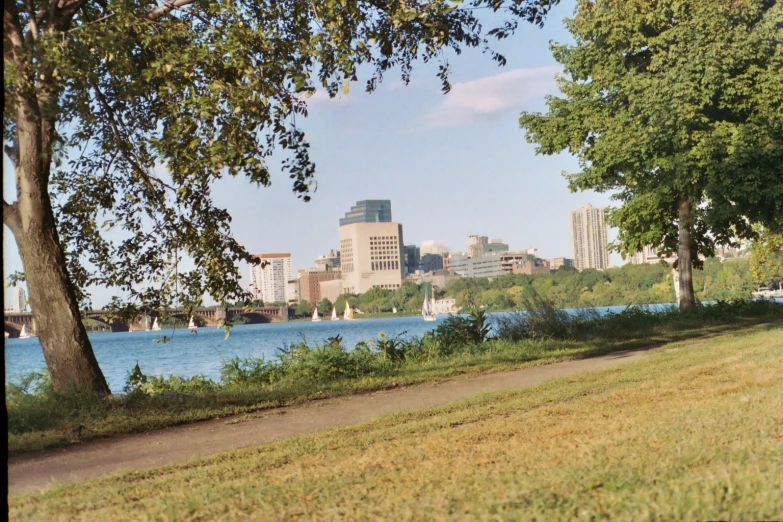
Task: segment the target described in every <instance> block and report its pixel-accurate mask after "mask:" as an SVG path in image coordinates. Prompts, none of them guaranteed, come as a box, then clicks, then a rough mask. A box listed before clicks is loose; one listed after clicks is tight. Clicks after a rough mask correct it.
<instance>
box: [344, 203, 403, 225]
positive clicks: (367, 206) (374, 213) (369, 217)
mask: <svg viewBox="0 0 783 522" xmlns="http://www.w3.org/2000/svg"><path fill="white" fill-rule="evenodd" d="M391 220H392V213H391V201H389V200H388V199H366V200H364V201H357V202H356V205H354V206H353V207H351V210H349V211H348V212H346V213H345V217H344V218H340V226H341V227H342V226H344V225H351V224H353V223H391Z"/></svg>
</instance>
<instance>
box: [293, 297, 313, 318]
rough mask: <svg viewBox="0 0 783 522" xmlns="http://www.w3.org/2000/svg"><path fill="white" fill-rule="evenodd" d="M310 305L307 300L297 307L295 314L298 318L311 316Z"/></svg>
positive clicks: (303, 300)
mask: <svg viewBox="0 0 783 522" xmlns="http://www.w3.org/2000/svg"><path fill="white" fill-rule="evenodd" d="M310 310H311V308H310V303H309V302H308V301H307V299H302V300H301V301H299V303H298V304H297V305H296V309H295V310H294V313H296V315H298V316H300V317H301V316H307V315H310Z"/></svg>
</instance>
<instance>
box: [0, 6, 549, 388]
mask: <svg viewBox="0 0 783 522" xmlns="http://www.w3.org/2000/svg"><path fill="white" fill-rule="evenodd" d="M554 3H557V0H508V1H505V2H503V1H494V0H472V1H471V2H470V4H469V5H465V6H462V5H461V4H459V3H454V2H451V1H448V0H432V1H424V0H412V1H406V2H375V1H373V0H357V1H351V2H345V1H339V2H336V1H333V0H328V1H326V2H313V1H311V0H274V1H273V0H238V1H235V2H212V1H209V0H171V1H168V0H161V2H160V4H158V3H157V2H156V1H153V0H141V1H133V2H131V1H127V0H25V1H24V2H23V1H21V0H7V1H6V2H5V3H4V6H3V62H4V75H3V77H4V82H3V86H4V95H5V96H4V106H3V107H4V108H3V139H4V144H5V147H4V150H5V152H6V154H7V155H8V158H9V159H10V161H11V162H12V163H13V165H14V168H15V181H16V201H12V202H9V201H6V200H4V201H3V224H4V225H5V226H7V227H8V228H9V230H10V231H11V233H12V234H13V236H14V238H15V239H16V242H17V246H18V248H19V252H20V255H21V258H22V263H23V265H24V277H25V279H26V281H27V287H28V290H29V294H30V302H31V305H32V309H33V314H34V316H35V320H36V322H37V324H38V327H39V334H40V341H41V344H42V346H43V349H44V356H45V359H46V362H47V366H48V367H49V372H50V374H51V378H52V383H53V385H54V388H55V389H56V390H58V391H63V390H65V389H67V388H69V387H77V388H86V389H89V390H93V391H97V392H102V393H108V386H107V385H106V381H105V379H104V377H103V375H102V373H101V370H100V368H99V367H98V364H97V361H96V359H95V356H94V354H93V351H92V347H91V345H90V341H89V339H88V338H87V335H86V332H85V329H84V326H83V325H82V323H81V321H79V307H80V306H84V305H86V304H88V299H89V295H88V294H87V293H86V289H87V288H88V287H89V286H91V285H104V286H110V287H114V288H117V290H118V292H119V293H120V294H122V295H123V299H120V298H119V297H118V298H117V299H115V301H114V302H112V304H111V306H110V310H111V315H112V316H116V317H117V318H121V317H124V318H125V319H126V320H127V319H129V318H130V317H132V316H133V315H136V314H139V313H150V312H153V311H155V310H158V309H163V308H165V307H167V306H168V305H170V304H172V303H177V304H181V305H185V306H187V307H191V306H194V305H197V304H198V303H199V302H200V301H201V299H202V296H204V295H205V294H209V295H211V296H212V297H214V298H215V299H219V300H220V299H236V298H240V299H243V300H244V299H246V298H247V297H248V296H247V295H246V292H245V291H244V290H243V288H242V286H241V285H240V282H239V279H240V277H239V273H238V271H237V261H246V262H248V263H257V262H258V260H256V259H254V258H252V257H251V256H250V255H249V253H248V252H247V251H246V250H245V249H244V248H243V247H242V246H241V245H239V244H238V243H237V242H236V241H235V239H234V238H233V237H232V236H231V233H230V228H229V226H230V221H231V216H230V215H229V214H228V212H226V211H225V209H222V208H219V207H216V206H215V205H214V204H213V202H212V198H211V189H210V188H211V186H212V183H213V182H215V181H216V180H218V179H220V178H222V177H224V176H245V177H246V178H247V179H248V181H249V182H250V183H253V184H256V185H261V186H267V185H269V184H270V180H271V177H270V171H269V168H268V166H267V158H269V157H270V155H271V154H272V153H273V152H274V150H275V149H276V148H277V149H278V150H282V151H283V158H284V161H283V166H282V170H283V171H284V172H287V173H288V175H289V177H290V178H291V179H292V180H293V189H294V192H295V193H296V194H298V196H299V197H301V198H303V199H304V200H308V199H309V197H310V192H311V189H312V188H313V183H314V180H313V174H314V172H315V167H314V165H313V163H312V161H311V160H310V155H309V145H308V143H307V141H306V140H305V137H304V134H303V132H302V131H301V130H300V129H299V128H298V127H297V125H296V116H297V115H298V116H300V117H304V116H306V115H307V97H308V96H309V95H312V94H313V93H314V92H315V86H316V84H317V85H320V86H321V87H322V88H323V89H325V90H326V92H328V93H329V95H330V96H334V95H336V94H337V93H338V92H339V91H340V90H341V89H342V92H344V93H347V92H348V89H349V87H350V82H353V81H357V80H358V74H359V71H360V70H362V71H369V78H368V80H367V83H366V86H365V89H366V90H367V91H372V90H374V89H375V87H376V85H377V84H378V82H380V81H381V79H382V78H383V75H384V73H385V72H387V71H388V70H389V69H391V68H393V67H399V68H400V70H401V74H402V78H403V81H404V82H406V83H407V82H408V80H409V79H410V74H411V67H412V63H413V61H414V60H416V59H417V58H421V59H423V60H425V61H426V60H430V59H440V60H442V62H441V64H440V69H439V73H438V75H439V77H440V78H441V80H442V81H443V88H444V90H445V91H447V90H448V88H449V84H448V71H449V67H448V63H447V62H446V61H445V58H443V56H444V55H443V50H444V49H452V50H454V51H457V52H459V50H460V49H461V48H465V47H477V46H483V47H485V48H487V50H489V49H488V43H489V41H488V38H489V37H495V38H505V37H506V36H508V35H510V34H511V33H513V32H514V30H515V29H516V28H517V24H518V21H519V20H528V21H530V22H533V23H537V24H542V21H543V18H544V16H545V15H546V13H547V10H548V9H549V7H550V6H551V5H552V4H554ZM482 10H489V11H492V12H497V11H501V12H503V13H507V14H508V19H507V20H506V21H504V22H502V23H501V25H500V26H499V27H498V28H496V29H493V30H490V31H488V32H486V33H485V32H484V31H483V30H482V26H481V24H479V22H478V19H477V18H476V13H477V12H483V11H482ZM489 51H490V56H491V58H492V59H494V60H496V61H497V62H498V63H500V64H503V63H504V62H505V59H504V58H503V57H502V56H501V55H499V54H497V53H494V52H492V51H491V50H489ZM111 229H115V232H114V233H112V234H108V235H107V234H106V232H107V231H109V230H111ZM183 257H187V258H189V259H190V260H191V261H192V262H193V264H194V266H195V268H194V269H193V270H190V271H187V272H184V273H183V272H180V271H179V270H178V266H179V262H180V260H181V259H182V258H183Z"/></svg>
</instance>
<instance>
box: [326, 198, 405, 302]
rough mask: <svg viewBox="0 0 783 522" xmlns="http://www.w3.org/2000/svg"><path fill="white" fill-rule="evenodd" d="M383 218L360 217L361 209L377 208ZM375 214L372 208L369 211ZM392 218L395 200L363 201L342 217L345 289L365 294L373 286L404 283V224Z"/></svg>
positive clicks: (341, 245)
mask: <svg viewBox="0 0 783 522" xmlns="http://www.w3.org/2000/svg"><path fill="white" fill-rule="evenodd" d="M376 203H378V204H379V205H378V207H379V209H380V210H378V212H377V215H378V216H381V214H383V217H384V219H383V220H381V219H380V218H379V219H378V220H375V221H373V220H369V219H367V220H357V219H358V218H357V216H359V215H360V214H361V212H360V211H358V210H357V209H362V208H365V209H371V208H375V207H374V206H373V205H371V204H376ZM368 213H370V214H371V212H369V211H368ZM390 220H391V202H390V201H388V200H381V201H359V202H358V203H357V204H356V206H355V207H352V208H351V211H350V212H348V213H347V214H346V215H345V218H344V219H341V220H340V269H341V271H342V280H343V292H344V293H346V294H363V293H364V292H366V291H367V290H369V289H370V288H385V289H389V290H393V289H395V288H399V287H400V286H401V285H402V274H403V271H404V270H405V261H404V259H403V242H402V225H401V224H400V223H393V222H391V221H390Z"/></svg>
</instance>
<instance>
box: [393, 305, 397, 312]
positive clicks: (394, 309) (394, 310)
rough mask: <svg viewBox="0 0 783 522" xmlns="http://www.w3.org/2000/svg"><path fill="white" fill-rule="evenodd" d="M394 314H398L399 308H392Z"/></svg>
mask: <svg viewBox="0 0 783 522" xmlns="http://www.w3.org/2000/svg"><path fill="white" fill-rule="evenodd" d="M392 313H393V314H396V313H397V307H396V306H394V307H392Z"/></svg>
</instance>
